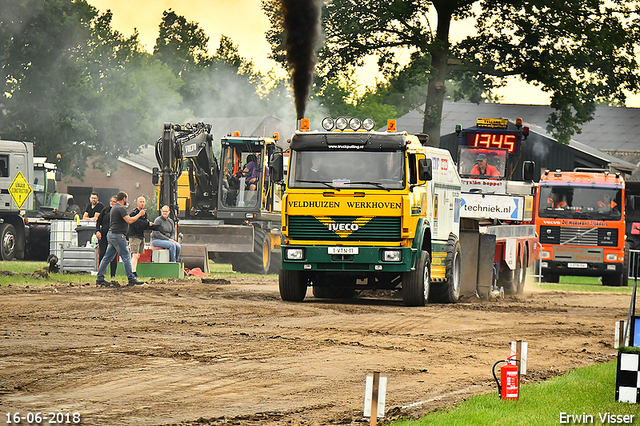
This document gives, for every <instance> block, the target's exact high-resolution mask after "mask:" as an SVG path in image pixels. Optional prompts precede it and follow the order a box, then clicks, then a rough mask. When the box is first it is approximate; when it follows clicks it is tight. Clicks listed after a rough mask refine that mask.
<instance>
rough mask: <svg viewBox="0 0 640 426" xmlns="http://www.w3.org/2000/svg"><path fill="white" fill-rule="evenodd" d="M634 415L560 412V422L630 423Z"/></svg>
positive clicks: (632, 421)
mask: <svg viewBox="0 0 640 426" xmlns="http://www.w3.org/2000/svg"><path fill="white" fill-rule="evenodd" d="M634 417H635V414H613V413H609V412H607V413H598V414H596V415H593V414H587V413H582V414H572V413H560V424H575V425H577V424H602V425H614V424H632V423H634Z"/></svg>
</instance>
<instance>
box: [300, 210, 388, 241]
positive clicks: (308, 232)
mask: <svg viewBox="0 0 640 426" xmlns="http://www.w3.org/2000/svg"><path fill="white" fill-rule="evenodd" d="M356 219H358V217H356V216H336V217H332V218H331V220H332V221H333V222H335V223H336V224H353V223H355V221H356ZM289 238H293V239H298V240H322V241H397V240H399V239H400V217H374V218H371V220H369V221H368V222H367V223H366V224H364V225H362V226H359V228H358V230H356V231H353V232H352V233H351V234H350V235H347V236H345V237H341V236H339V235H338V234H336V233H335V232H333V231H331V230H329V227H328V226H327V225H325V224H324V223H322V222H320V220H318V219H316V218H315V217H314V216H290V217H289Z"/></svg>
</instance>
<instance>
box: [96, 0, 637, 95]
mask: <svg viewBox="0 0 640 426" xmlns="http://www.w3.org/2000/svg"><path fill="white" fill-rule="evenodd" d="M88 2H89V4H91V5H93V6H94V7H95V8H96V9H98V11H99V12H105V11H106V10H107V9H111V11H112V12H113V21H112V26H113V28H115V29H116V30H118V31H120V32H121V33H123V34H124V35H125V36H130V35H131V34H133V31H134V28H137V30H138V32H139V33H140V36H139V38H140V40H141V42H142V44H143V45H145V46H146V49H147V50H149V51H152V50H153V46H154V44H155V40H156V38H157V37H158V26H159V25H160V21H161V19H162V12H163V11H165V10H168V9H172V10H173V11H174V12H176V13H177V14H178V15H182V16H184V17H185V18H186V19H187V21H193V22H197V23H198V24H199V26H200V28H202V29H203V30H204V32H205V33H206V34H207V36H209V49H210V51H211V52H213V51H214V50H215V49H216V48H217V47H218V44H219V42H220V36H221V35H226V36H227V37H229V38H231V40H232V42H233V44H234V45H236V46H238V51H239V53H240V56H242V57H244V58H246V59H249V60H252V61H253V62H254V64H255V68H256V69H257V70H260V71H262V72H263V73H266V72H267V71H270V70H274V71H275V72H276V73H277V75H283V74H284V70H283V69H282V68H281V67H280V66H279V65H278V64H276V63H275V62H274V61H272V60H270V59H268V57H267V56H268V54H269V51H270V46H269V43H267V41H266V40H265V35H264V34H265V32H266V31H267V30H268V28H269V20H268V19H267V17H266V16H265V14H264V12H263V11H262V9H261V8H260V0H88ZM468 28H472V26H469V25H468V23H466V24H465V23H463V24H461V23H454V24H453V25H452V37H456V35H455V34H460V35H461V34H463V33H464V32H465V31H467V30H468ZM376 75H377V71H376V67H375V65H374V64H373V63H371V64H369V65H367V66H365V67H364V68H362V69H359V70H358V72H357V78H358V84H359V87H360V89H363V88H364V87H365V86H371V85H374V84H375V78H376ZM496 93H497V94H498V95H500V96H502V102H503V103H514V104H536V105H548V104H549V97H548V95H546V94H545V93H543V92H542V91H541V90H539V89H538V88H536V87H534V86H531V85H528V84H526V83H524V82H521V81H518V80H517V79H516V78H512V79H511V80H510V82H509V84H508V85H507V87H506V88H502V89H499V90H497V91H496ZM627 106H629V107H640V95H634V96H629V98H628V101H627Z"/></svg>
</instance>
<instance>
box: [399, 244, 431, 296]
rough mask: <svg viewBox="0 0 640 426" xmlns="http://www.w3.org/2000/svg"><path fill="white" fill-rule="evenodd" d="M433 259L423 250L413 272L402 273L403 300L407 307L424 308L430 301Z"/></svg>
mask: <svg viewBox="0 0 640 426" xmlns="http://www.w3.org/2000/svg"><path fill="white" fill-rule="evenodd" d="M430 284H431V258H430V257H429V253H428V252H426V251H424V250H422V252H421V254H420V258H419V259H418V262H417V263H416V267H415V269H414V270H413V271H409V272H403V273H402V299H403V300H404V304H405V305H406V306H424V305H426V304H427V301H428V300H429V288H430Z"/></svg>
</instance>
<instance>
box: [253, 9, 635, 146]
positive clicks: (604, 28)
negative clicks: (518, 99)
mask: <svg viewBox="0 0 640 426" xmlns="http://www.w3.org/2000/svg"><path fill="white" fill-rule="evenodd" d="M639 5H640V4H639V2H638V1H636V0H568V1H567V0H562V1H560V0H551V1H549V0H447V1H441V0H431V1H427V0H391V1H389V0H360V1H357V2H356V1H353V0H331V1H330V2H327V3H326V4H325V7H324V9H323V17H322V26H323V29H324V33H325V45H324V47H323V48H322V49H321V50H320V51H319V53H318V59H319V65H318V67H317V73H318V78H319V80H320V81H321V82H322V84H328V83H327V82H331V81H333V79H334V78H335V77H336V76H339V75H343V76H344V75H346V74H345V73H348V72H350V71H351V70H353V67H356V66H361V65H363V64H364V61H365V59H366V58H367V57H368V56H369V55H374V56H376V57H377V59H378V67H379V69H380V71H382V73H383V75H384V76H385V77H386V78H387V79H388V80H389V83H390V84H391V85H392V86H396V87H395V88H405V89H406V88H411V87H420V88H422V90H424V91H425V98H424V99H425V100H426V102H425V100H423V103H425V104H426V106H425V110H426V113H425V120H424V126H423V131H424V132H426V133H429V134H430V135H431V136H432V137H431V141H433V142H437V141H438V139H439V134H440V131H439V130H440V129H439V127H440V120H441V115H442V103H443V100H444V99H445V97H446V96H447V95H446V92H447V87H446V85H447V81H448V80H449V79H453V80H454V81H455V82H456V88H455V90H454V91H453V97H454V98H456V99H460V98H467V99H471V100H473V101H475V102H479V101H481V100H482V99H483V97H484V98H488V99H492V98H493V95H492V90H493V89H495V88H497V87H500V86H501V85H504V83H505V78H506V77H508V76H518V77H519V78H520V79H522V80H524V81H526V82H527V83H530V84H533V85H536V86H538V87H540V88H541V89H542V90H543V91H545V92H548V93H549V94H550V96H551V106H552V107H553V108H555V112H554V113H553V114H552V115H551V117H550V118H549V121H548V130H550V131H551V132H552V133H553V134H554V135H556V136H557V137H558V138H559V140H561V141H563V142H566V141H568V139H569V138H570V137H571V135H572V134H574V133H575V132H578V131H579V129H580V125H581V124H582V123H584V122H586V121H588V120H590V119H591V118H592V116H593V112H594V110H595V105H596V103H598V102H607V103H624V100H625V91H631V92H635V91H637V90H638V62H637V60H636V56H635V51H634V46H636V45H637V44H638V41H639V39H640V31H639V25H638V24H639V21H638V13H637V10H639V7H638V6H639ZM263 9H264V10H265V12H266V13H267V14H268V16H269V19H270V21H271V24H272V28H271V29H270V31H269V32H268V33H267V39H268V41H269V42H270V44H271V46H272V57H273V58H274V59H276V60H282V58H283V45H282V39H283V35H282V32H283V30H282V26H281V16H280V15H279V9H278V7H277V0H263ZM463 19H464V20H466V21H465V22H469V23H474V25H475V34H473V35H470V36H468V37H466V38H465V39H463V40H460V41H452V40H451V34H450V33H451V31H450V29H451V24H452V23H453V22H455V21H460V20H463ZM407 53H409V54H410V58H409V60H408V62H403V59H404V58H406V57H407ZM425 89H426V90H425ZM392 93H393V94H396V95H397V94H398V93H400V94H406V93H408V92H403V91H396V90H393V91H391V92H390V96H394V95H393V94H392ZM522 102H523V103H526V102H527V100H526V99H523V100H522Z"/></svg>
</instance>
